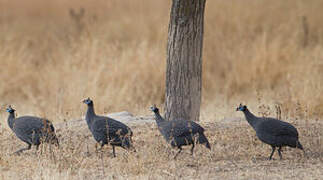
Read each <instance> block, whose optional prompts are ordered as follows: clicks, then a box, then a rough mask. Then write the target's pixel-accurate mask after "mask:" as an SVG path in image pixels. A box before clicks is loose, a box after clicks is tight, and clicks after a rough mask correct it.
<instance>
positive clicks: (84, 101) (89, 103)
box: [83, 98, 93, 106]
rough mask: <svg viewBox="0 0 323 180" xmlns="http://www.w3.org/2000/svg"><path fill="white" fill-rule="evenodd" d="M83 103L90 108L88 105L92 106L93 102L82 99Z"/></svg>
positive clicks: (88, 99)
mask: <svg viewBox="0 0 323 180" xmlns="http://www.w3.org/2000/svg"><path fill="white" fill-rule="evenodd" d="M83 103H84V104H87V105H89V106H90V105H93V101H92V100H91V99H90V98H87V99H84V100H83Z"/></svg>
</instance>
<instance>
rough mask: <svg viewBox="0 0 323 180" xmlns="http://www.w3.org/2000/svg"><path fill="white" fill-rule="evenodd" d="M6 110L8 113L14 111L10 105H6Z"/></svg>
mask: <svg viewBox="0 0 323 180" xmlns="http://www.w3.org/2000/svg"><path fill="white" fill-rule="evenodd" d="M6 110H7V112H8V113H14V112H15V111H16V110H15V109H13V108H12V107H11V106H10V105H9V106H8V107H7V109H6Z"/></svg>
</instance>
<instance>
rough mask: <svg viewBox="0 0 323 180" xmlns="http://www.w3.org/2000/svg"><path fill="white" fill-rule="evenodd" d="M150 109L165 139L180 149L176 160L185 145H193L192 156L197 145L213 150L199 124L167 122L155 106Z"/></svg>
mask: <svg viewBox="0 0 323 180" xmlns="http://www.w3.org/2000/svg"><path fill="white" fill-rule="evenodd" d="M150 109H151V111H152V112H154V114H155V120H156V123H157V126H158V129H159V131H160V133H161V134H162V135H163V137H164V139H165V140H166V141H167V142H168V143H170V144H171V146H172V147H176V148H178V149H179V151H178V152H177V153H176V155H175V156H174V159H176V157H177V155H178V154H179V153H180V152H181V151H182V146H185V145H192V148H191V154H192V155H193V150H194V147H195V144H196V143H197V144H204V145H205V146H206V147H207V148H208V149H210V150H211V146H210V143H209V141H208V139H207V138H206V137H205V135H204V129H203V127H201V126H200V125H199V124H197V123H196V122H193V121H188V120H185V119H180V118H179V119H173V120H170V121H166V120H165V119H164V118H163V117H162V116H161V115H160V114H159V109H158V108H157V107H156V106H155V105H153V106H152V107H151V108H150Z"/></svg>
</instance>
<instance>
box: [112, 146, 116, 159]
mask: <svg viewBox="0 0 323 180" xmlns="http://www.w3.org/2000/svg"><path fill="white" fill-rule="evenodd" d="M112 150H113V157H116V150H115V147H114V146H112Z"/></svg>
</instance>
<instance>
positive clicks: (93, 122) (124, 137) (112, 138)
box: [83, 98, 135, 157]
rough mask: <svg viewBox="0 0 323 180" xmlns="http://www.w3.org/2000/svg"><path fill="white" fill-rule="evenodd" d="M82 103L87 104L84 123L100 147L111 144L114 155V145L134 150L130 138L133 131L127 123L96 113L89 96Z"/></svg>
mask: <svg viewBox="0 0 323 180" xmlns="http://www.w3.org/2000/svg"><path fill="white" fill-rule="evenodd" d="M83 103H85V104H86V105H87V112H86V117H85V120H86V123H87V125H88V127H89V130H90V131H91V133H92V135H93V137H94V139H95V140H96V141H97V142H98V143H99V144H100V145H101V148H102V147H103V146H104V145H106V144H111V145H112V149H113V156H114V157H116V154H115V146H119V147H122V148H124V149H128V150H129V149H132V150H133V151H135V149H134V148H133V146H132V140H131V138H132V135H133V133H132V131H131V129H130V128H129V127H128V126H127V125H125V124H123V123H122V122H119V121H117V120H114V119H112V118H109V117H104V116H98V115H96V114H95V111H94V104H93V101H92V100H91V99H90V98H87V99H85V100H84V101H83Z"/></svg>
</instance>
